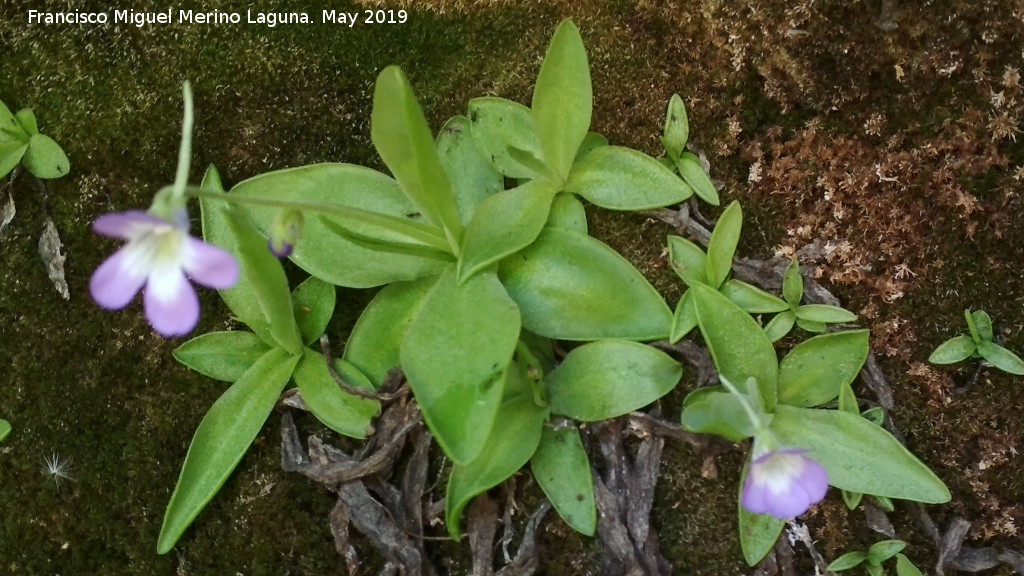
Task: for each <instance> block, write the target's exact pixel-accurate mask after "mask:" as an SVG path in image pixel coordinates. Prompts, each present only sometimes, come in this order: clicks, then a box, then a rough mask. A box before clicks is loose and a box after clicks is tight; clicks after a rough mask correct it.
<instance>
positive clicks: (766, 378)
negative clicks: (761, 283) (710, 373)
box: [690, 284, 779, 412]
mask: <svg viewBox="0 0 1024 576" xmlns="http://www.w3.org/2000/svg"><path fill="white" fill-rule="evenodd" d="M690 293H691V294H692V297H693V303H694V308H695V309H696V312H697V323H698V325H699V326H700V331H701V334H702V335H703V336H704V342H705V343H706V344H707V346H708V350H709V351H710V352H711V358H712V359H713V360H714V361H715V367H717V368H718V373H719V374H721V375H722V376H724V377H725V378H726V379H728V380H729V381H730V382H746V381H747V378H753V379H754V380H756V381H757V385H758V390H760V392H761V397H762V399H763V400H764V403H765V406H764V408H765V410H766V411H767V412H771V411H772V409H773V408H774V406H775V400H776V385H777V382H778V377H779V364H778V359H777V357H776V355H775V348H774V347H773V346H772V343H771V341H770V340H768V337H767V336H765V334H764V332H763V331H762V330H761V327H760V326H758V325H757V322H755V321H754V319H753V318H751V317H750V315H749V314H747V313H746V312H744V311H743V310H742V309H740V307H739V306H737V305H735V304H733V303H732V302H731V301H729V299H728V298H726V297H725V296H723V295H722V294H720V293H718V291H716V290H714V289H713V288H711V287H709V286H705V285H703V284H694V285H693V286H691V287H690Z"/></svg>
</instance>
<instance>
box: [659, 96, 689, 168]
mask: <svg viewBox="0 0 1024 576" xmlns="http://www.w3.org/2000/svg"><path fill="white" fill-rule="evenodd" d="M689 138H690V123H689V121H688V120H687V118H686V105H685V104H683V99H682V98H680V97H679V94H673V95H672V98H670V99H669V101H668V111H667V112H666V113H665V131H664V135H663V136H662V139H661V143H662V145H663V146H664V147H665V153H666V154H668V156H669V158H679V155H680V154H682V153H683V150H685V149H686V141H687V140H688V139H689Z"/></svg>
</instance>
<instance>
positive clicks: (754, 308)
mask: <svg viewBox="0 0 1024 576" xmlns="http://www.w3.org/2000/svg"><path fill="white" fill-rule="evenodd" d="M719 292H721V293H722V294H724V295H725V297H726V298H728V299H729V300H731V301H732V302H733V304H736V305H737V306H739V307H740V308H742V309H743V310H744V311H745V312H747V313H749V314H773V313H776V312H784V311H786V310H789V304H787V303H786V301H785V300H783V299H781V298H779V297H778V296H775V295H773V294H769V293H767V292H765V291H764V290H761V289H760V288H757V287H756V286H751V285H750V284H747V283H746V282H743V281H742V280H737V279H735V278H730V279H729V280H726V282H725V284H722V286H721V288H719Z"/></svg>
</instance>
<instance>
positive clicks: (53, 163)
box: [21, 134, 71, 180]
mask: <svg viewBox="0 0 1024 576" xmlns="http://www.w3.org/2000/svg"><path fill="white" fill-rule="evenodd" d="M21 163H22V165H23V166H25V169H26V170H28V171H29V172H30V173H31V174H32V175H33V176H35V177H36V178H42V179H44V180H52V179H53V178H60V177H61V176H66V175H67V173H68V172H69V171H70V170H71V163H70V162H68V156H67V154H65V153H64V150H62V149H61V147H60V145H59V144H57V143H56V142H54V141H53V138H50V137H49V136H47V135H45V134H33V135H32V138H31V139H30V140H29V141H28V150H26V151H25V155H24V156H22V158H21Z"/></svg>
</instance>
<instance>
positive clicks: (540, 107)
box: [531, 19, 594, 180]
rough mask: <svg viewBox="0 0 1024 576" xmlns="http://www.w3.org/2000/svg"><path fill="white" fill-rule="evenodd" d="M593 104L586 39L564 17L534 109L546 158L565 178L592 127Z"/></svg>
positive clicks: (536, 92)
mask: <svg viewBox="0 0 1024 576" xmlns="http://www.w3.org/2000/svg"><path fill="white" fill-rule="evenodd" d="M593 107H594V95H593V91H592V88H591V85H590V67H589V66H588V64H587V51H586V49H585V48H584V47H583V39H582V38H581V37H580V31H579V29H577V28H576V25H575V24H573V23H572V21H571V20H568V19H566V20H562V23H561V24H559V25H558V29H557V30H555V35H554V37H553V38H552V39H551V44H549V45H548V50H547V53H546V54H545V55H544V63H543V64H541V67H540V73H539V74H538V75H537V85H536V86H535V87H534V89H533V103H532V104H531V112H532V117H533V125H534V128H535V129H536V131H537V140H538V141H539V142H540V148H541V150H542V152H543V157H544V161H545V162H546V163H547V164H548V166H550V167H551V168H552V169H553V170H554V171H555V174H557V175H558V176H559V177H560V178H561V179H563V180H564V179H565V178H566V177H567V176H568V175H569V168H570V167H571V166H572V163H573V159H575V158H576V151H577V150H578V149H579V147H580V144H581V143H582V142H583V138H584V137H586V135H587V130H589V129H590V115H591V112H592V110H593Z"/></svg>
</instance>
